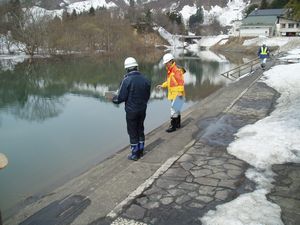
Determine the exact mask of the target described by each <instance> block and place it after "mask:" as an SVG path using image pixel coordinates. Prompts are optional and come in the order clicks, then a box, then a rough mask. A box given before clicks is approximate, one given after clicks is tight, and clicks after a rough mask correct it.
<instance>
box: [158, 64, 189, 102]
mask: <svg viewBox="0 0 300 225" xmlns="http://www.w3.org/2000/svg"><path fill="white" fill-rule="evenodd" d="M167 71H168V72H167V81H165V82H164V83H162V85H161V86H162V87H163V88H168V99H169V100H174V99H175V98H176V97H177V95H178V94H179V93H181V95H182V96H185V91H184V75H183V71H182V69H180V68H178V67H177V66H176V64H175V62H174V63H173V64H172V65H171V66H170V67H167Z"/></svg>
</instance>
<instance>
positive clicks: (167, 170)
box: [4, 65, 277, 225]
mask: <svg viewBox="0 0 300 225" xmlns="http://www.w3.org/2000/svg"><path fill="white" fill-rule="evenodd" d="M269 66H270V65H269ZM261 75H262V71H261V70H260V69H257V70H256V71H255V72H254V73H253V74H251V75H250V76H247V77H244V78H243V79H241V80H239V81H237V82H235V83H232V84H230V85H228V86H227V87H223V88H222V89H220V90H218V91H217V92H215V93H213V94H212V95H210V96H208V97H207V98H205V99H204V100H203V101H201V102H200V103H198V104H196V105H194V106H193V107H191V108H190V109H188V110H187V111H185V112H184V114H183V126H182V128H181V129H179V130H178V131H176V132H174V133H171V134H169V133H166V132H165V129H166V127H167V125H168V124H163V125H162V126H161V127H159V128H157V129H155V130H154V131H152V132H151V133H149V134H147V137H146V142H147V147H146V155H145V156H144V157H143V158H142V159H140V160H139V161H137V162H132V161H129V160H127V154H128V146H126V147H125V148H124V149H122V150H120V151H119V152H118V153H117V154H115V155H114V156H112V157H111V158H109V159H107V160H105V161H104V162H102V163H100V164H98V165H96V166H95V167H94V168H92V169H90V170H89V171H87V172H86V173H84V174H82V175H80V176H78V177H76V178H75V179H73V180H71V181H69V182H67V183H66V184H64V185H63V186H61V187H59V188H57V189H55V190H53V192H51V193H48V194H47V195H45V196H43V197H41V198H40V199H38V200H37V201H34V202H32V203H31V204H29V205H27V206H26V207H24V208H23V209H22V210H21V211H20V212H19V213H18V214H17V215H15V216H14V217H13V218H10V219H9V220H7V221H5V223H4V224H5V225H13V224H23V225H25V224H35V225H39V224H43V225H47V224H59V225H64V224H72V225H86V224H93V225H94V224H110V223H112V222H113V221H114V220H115V219H116V218H117V220H116V221H118V219H121V220H122V218H126V219H135V220H138V221H140V222H144V223H150V224H171V223H169V222H170V221H169V219H170V218H172V217H173V215H175V217H174V220H172V222H174V223H172V224H182V223H179V221H180V220H179V219H184V218H186V221H189V223H190V224H199V220H198V219H197V218H199V217H200V216H201V215H200V214H199V209H200V212H201V214H203V213H205V212H206V211H207V210H209V209H212V208H214V207H215V206H216V205H217V204H220V203H223V202H226V201H230V200H231V199H233V198H234V197H236V196H237V195H239V194H240V193H244V192H247V191H251V190H253V188H254V185H253V184H252V183H251V182H249V181H248V180H247V179H246V178H245V176H244V172H245V170H246V169H247V168H248V167H249V165H248V164H247V163H245V162H243V161H241V160H238V159H236V158H235V157H233V156H231V155H229V154H228V153H227V152H226V146H227V145H228V144H229V143H230V142H231V141H232V140H233V134H234V133H235V132H236V130H237V129H238V128H240V127H241V126H244V125H245V124H249V123H253V122H255V121H257V120H258V119H261V118H263V117H264V116H266V115H268V114H269V112H270V110H272V107H273V103H274V102H275V99H276V97H277V93H276V92H275V91H274V90H273V89H271V88H269V87H267V86H266V85H264V84H262V83H259V82H257V81H258V79H259V78H260V77H261ZM203 174H204V175H205V176H203ZM196 212H198V214H196ZM107 215H109V216H107ZM196 217H197V218H196ZM175 218H177V223H176V221H175ZM166 221H167V223H166ZM116 223H117V224H125V223H123V222H120V223H118V222H116ZM185 224H188V223H185Z"/></svg>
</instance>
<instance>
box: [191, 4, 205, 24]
mask: <svg viewBox="0 0 300 225" xmlns="http://www.w3.org/2000/svg"><path fill="white" fill-rule="evenodd" d="M201 23H203V9H202V8H198V9H197V12H196V14H194V15H192V16H191V17H190V19H189V25H190V26H194V25H195V24H201Z"/></svg>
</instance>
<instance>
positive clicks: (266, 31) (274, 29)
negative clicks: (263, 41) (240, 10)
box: [235, 9, 300, 37]
mask: <svg viewBox="0 0 300 225" xmlns="http://www.w3.org/2000/svg"><path fill="white" fill-rule="evenodd" d="M299 24H300V22H299V21H294V20H292V19H289V17H288V9H260V10H254V11H253V12H251V13H250V14H249V15H248V16H247V17H246V18H244V19H243V20H242V22H241V25H240V26H239V27H238V28H237V30H236V31H235V36H242V37H250V36H251V37H256V36H266V37H273V36H300V27H299Z"/></svg>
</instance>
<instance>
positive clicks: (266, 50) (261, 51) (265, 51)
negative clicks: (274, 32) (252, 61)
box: [257, 44, 270, 70]
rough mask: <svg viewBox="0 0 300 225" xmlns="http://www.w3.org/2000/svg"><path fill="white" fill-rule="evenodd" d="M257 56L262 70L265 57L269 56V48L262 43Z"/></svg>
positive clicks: (264, 65) (265, 60)
mask: <svg viewBox="0 0 300 225" xmlns="http://www.w3.org/2000/svg"><path fill="white" fill-rule="evenodd" d="M257 55H258V57H259V58H260V66H261V68H262V69H263V70H264V69H265V67H266V63H267V58H269V56H270V50H269V48H268V47H267V46H266V45H265V44H263V45H262V46H261V47H260V48H259V49H258V52H257Z"/></svg>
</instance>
